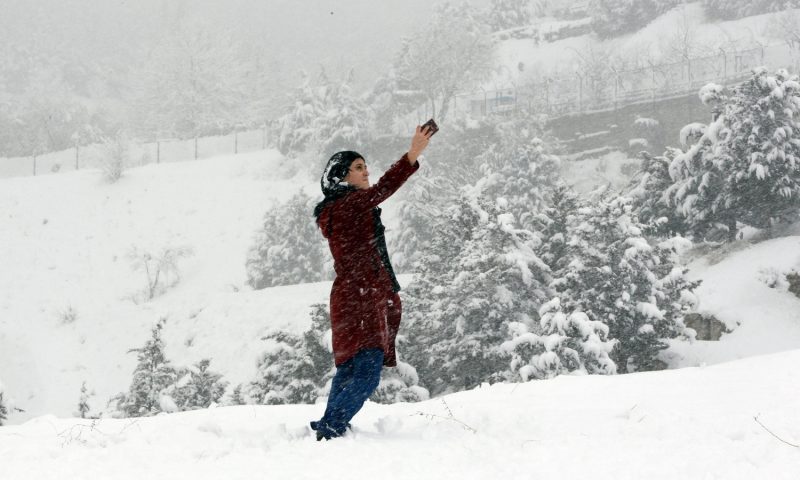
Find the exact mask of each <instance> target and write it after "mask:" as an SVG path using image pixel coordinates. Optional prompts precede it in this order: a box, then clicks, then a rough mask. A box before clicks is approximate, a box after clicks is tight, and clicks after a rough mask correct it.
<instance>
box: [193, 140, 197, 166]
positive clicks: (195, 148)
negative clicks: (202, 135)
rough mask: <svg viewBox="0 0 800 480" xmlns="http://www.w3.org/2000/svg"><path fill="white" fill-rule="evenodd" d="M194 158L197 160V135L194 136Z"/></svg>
mask: <svg viewBox="0 0 800 480" xmlns="http://www.w3.org/2000/svg"><path fill="white" fill-rule="evenodd" d="M194 159H195V160H197V136H195V137H194Z"/></svg>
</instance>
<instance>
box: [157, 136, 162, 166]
mask: <svg viewBox="0 0 800 480" xmlns="http://www.w3.org/2000/svg"><path fill="white" fill-rule="evenodd" d="M156 163H157V164H158V163H161V140H156Z"/></svg>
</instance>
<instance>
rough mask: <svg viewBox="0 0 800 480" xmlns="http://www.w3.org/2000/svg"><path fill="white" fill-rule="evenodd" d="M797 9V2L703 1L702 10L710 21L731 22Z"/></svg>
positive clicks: (762, 0) (798, 5)
mask: <svg viewBox="0 0 800 480" xmlns="http://www.w3.org/2000/svg"><path fill="white" fill-rule="evenodd" d="M798 7H800V1H798V0H703V10H704V11H705V14H706V16H707V18H709V19H711V20H733V19H735V18H742V17H748V16H751V15H760V14H762V13H769V12H779V11H782V10H788V9H790V8H798Z"/></svg>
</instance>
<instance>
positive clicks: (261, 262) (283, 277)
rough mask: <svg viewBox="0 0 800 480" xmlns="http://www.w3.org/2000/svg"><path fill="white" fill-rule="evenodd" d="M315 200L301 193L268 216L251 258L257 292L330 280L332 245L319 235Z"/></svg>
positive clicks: (250, 272) (250, 280)
mask: <svg viewBox="0 0 800 480" xmlns="http://www.w3.org/2000/svg"><path fill="white" fill-rule="evenodd" d="M314 204H315V202H314V200H313V199H312V198H311V197H309V196H308V195H306V194H305V193H303V192H302V191H300V192H299V193H297V194H295V195H294V196H292V197H291V198H290V199H289V200H288V201H286V203H284V204H280V205H277V206H275V207H273V208H271V209H270V210H268V211H267V213H266V214H265V215H264V221H263V224H262V227H261V229H260V230H259V231H258V232H256V235H255V241H254V244H253V246H252V247H251V249H250V251H249V253H248V257H247V263H246V267H247V283H248V284H249V285H250V286H251V287H253V288H254V289H256V290H259V289H262V288H267V287H274V286H278V285H295V284H298V283H310V282H319V281H323V280H328V279H330V278H331V276H332V270H333V269H332V265H330V260H329V257H330V254H329V253H328V245H327V243H326V241H325V239H324V238H323V237H322V235H320V234H319V232H318V229H317V226H316V224H315V222H314V217H313V216H312V215H311V212H312V211H313V209H314Z"/></svg>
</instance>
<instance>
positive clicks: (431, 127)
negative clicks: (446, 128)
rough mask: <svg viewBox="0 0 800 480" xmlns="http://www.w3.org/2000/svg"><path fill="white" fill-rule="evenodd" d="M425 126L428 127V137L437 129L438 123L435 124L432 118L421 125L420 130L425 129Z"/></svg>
mask: <svg viewBox="0 0 800 480" xmlns="http://www.w3.org/2000/svg"><path fill="white" fill-rule="evenodd" d="M425 127H430V135H429V136H428V137H429V138H430V137H432V136H433V135H434V134H435V133H436V132H438V131H439V125H436V122H434V121H433V119H432V118H431V119H430V120H428V121H427V122H425V124H424V125H422V130H425Z"/></svg>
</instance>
